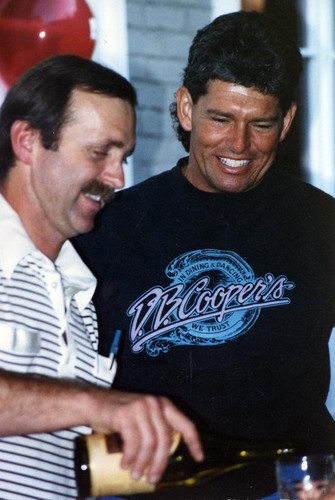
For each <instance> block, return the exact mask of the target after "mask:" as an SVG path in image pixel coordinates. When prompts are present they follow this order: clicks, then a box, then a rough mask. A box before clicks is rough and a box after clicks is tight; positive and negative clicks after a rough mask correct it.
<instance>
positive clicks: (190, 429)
mask: <svg viewBox="0 0 335 500" xmlns="http://www.w3.org/2000/svg"><path fill="white" fill-rule="evenodd" d="M77 425H87V426H89V427H91V428H92V429H93V430H95V431H100V432H104V433H106V434H108V433H113V432H118V433H120V434H121V436H122V438H123V442H124V455H123V466H124V467H126V468H128V467H129V468H130V469H131V470H132V473H133V476H134V477H135V478H139V477H140V476H141V475H142V474H143V472H144V471H145V470H147V471H148V473H149V479H151V481H153V482H156V481H157V480H158V479H159V477H160V476H161V474H162V473H163V471H164V468H165V467H166V464H167V458H168V452H169V449H170V445H171V437H172V431H173V430H177V431H179V432H180V433H181V435H182V437H183V439H184V440H185V442H186V443H187V445H188V447H189V449H190V451H191V453H192V454H193V456H194V458H196V459H197V460H200V459H201V458H202V450H201V445H200V441H199V438H198V435H197V432H196V429H195V427H194V425H193V424H192V422H191V421H190V420H189V419H188V418H186V417H185V416H184V415H183V414H182V413H181V412H180V411H179V410H178V409H177V408H176V407H175V406H174V405H173V404H172V403H171V402H170V401H169V400H168V399H166V398H164V397H154V396H150V395H139V394H132V393H125V392H118V391H113V390H109V389H102V388H99V387H96V386H93V385H89V384H87V385H86V384H85V385H84V384H79V383H76V382H71V381H62V380H58V379H52V378H46V377H37V376H33V375H31V376H29V375H26V374H25V375H20V374H14V373H11V372H4V371H0V436H6V435H11V434H29V433H39V432H51V431H55V430H59V429H66V428H69V427H73V426H77Z"/></svg>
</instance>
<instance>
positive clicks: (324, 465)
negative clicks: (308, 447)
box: [276, 454, 335, 500]
mask: <svg viewBox="0 0 335 500" xmlns="http://www.w3.org/2000/svg"><path fill="white" fill-rule="evenodd" d="M276 474H277V486H278V492H279V498H280V499H289V500H314V499H317V498H327V499H329V500H334V499H335V461H334V455H332V454H319V455H307V456H302V457H296V458H291V459H289V460H288V459H287V460H285V459H281V460H278V461H277V463H276Z"/></svg>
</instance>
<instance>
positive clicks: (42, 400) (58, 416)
mask: <svg viewBox="0 0 335 500" xmlns="http://www.w3.org/2000/svg"><path fill="white" fill-rule="evenodd" d="M87 390H88V386H85V385H83V384H77V383H73V382H70V381H69V382H68V381H62V380H57V379H52V378H47V377H38V376H35V375H27V374H25V375H21V374H16V373H12V372H5V371H0V435H1V436H5V435H10V434H28V433H33V432H50V431H54V430H58V429H64V428H68V427H72V426H75V425H88V422H87V421H85V412H84V408H83V403H84V400H85V394H86V392H87Z"/></svg>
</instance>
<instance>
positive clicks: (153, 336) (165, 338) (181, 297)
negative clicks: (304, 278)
mask: <svg viewBox="0 0 335 500" xmlns="http://www.w3.org/2000/svg"><path fill="white" fill-rule="evenodd" d="M166 275H167V277H168V278H169V279H170V281H171V284H170V285H169V286H167V287H166V288H163V287H161V286H155V287H152V288H151V289H150V290H148V291H147V292H145V293H144V294H143V295H142V296H141V297H139V298H138V299H137V300H136V301H135V302H133V304H132V305H131V306H130V307H129V309H128V311H127V314H128V316H130V317H131V325H130V340H131V345H132V351H133V352H134V353H138V352H141V351H143V350H144V349H145V350H146V352H147V354H149V355H150V356H158V355H159V354H161V353H165V352H167V351H169V350H170V349H171V348H172V347H176V346H182V345H184V346H185V345H194V346H214V345H218V344H223V343H225V342H228V341H232V340H234V339H236V338H238V337H239V336H240V335H244V334H246V333H247V332H248V331H249V330H250V329H251V327H252V326H253V325H254V323H255V322H256V321H257V319H258V317H259V315H260V314H261V311H262V309H264V308H269V307H278V306H284V305H287V304H289V303H290V299H289V298H288V297H287V292H288V291H290V290H292V289H293V288H294V287H295V285H294V283H292V282H291V281H289V280H288V278H287V277H286V276H283V275H281V276H274V275H273V274H271V273H266V274H265V275H264V276H262V277H256V276H255V275H254V272H253V271H252V269H251V267H250V266H249V265H248V264H247V262H245V260H244V259H242V258H241V257H240V256H239V255H238V254H236V253H234V252H230V251H225V250H212V249H205V250H197V251H192V252H188V253H185V254H183V255H180V256H179V257H177V258H176V259H174V260H173V261H172V262H171V263H170V264H169V265H168V266H167V268H166Z"/></svg>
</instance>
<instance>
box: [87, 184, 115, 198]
mask: <svg viewBox="0 0 335 500" xmlns="http://www.w3.org/2000/svg"><path fill="white" fill-rule="evenodd" d="M82 192H83V194H92V195H94V196H100V197H101V199H102V201H103V202H104V203H108V202H110V201H111V200H112V199H113V198H114V196H115V192H114V188H111V187H110V186H106V185H105V184H103V183H102V182H99V181H97V180H92V181H90V182H88V183H87V184H85V186H84V187H83V189H82Z"/></svg>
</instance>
